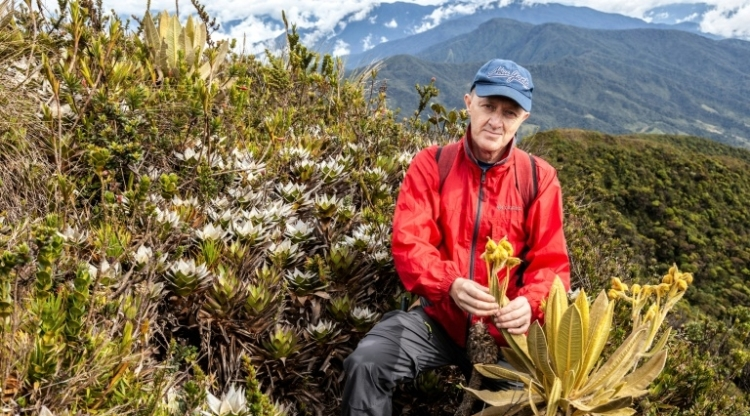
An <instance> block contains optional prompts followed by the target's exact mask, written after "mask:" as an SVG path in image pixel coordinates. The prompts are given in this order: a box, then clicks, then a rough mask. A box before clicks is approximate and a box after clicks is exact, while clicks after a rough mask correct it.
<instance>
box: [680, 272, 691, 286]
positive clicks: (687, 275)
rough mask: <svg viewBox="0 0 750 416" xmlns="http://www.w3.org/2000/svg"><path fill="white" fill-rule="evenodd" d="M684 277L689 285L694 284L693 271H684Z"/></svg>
mask: <svg viewBox="0 0 750 416" xmlns="http://www.w3.org/2000/svg"><path fill="white" fill-rule="evenodd" d="M682 278H683V279H685V282H686V283H687V284H688V285H692V284H693V274H692V273H683V274H682Z"/></svg>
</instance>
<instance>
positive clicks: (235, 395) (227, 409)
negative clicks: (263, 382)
mask: <svg viewBox="0 0 750 416" xmlns="http://www.w3.org/2000/svg"><path fill="white" fill-rule="evenodd" d="M207 398H208V407H209V408H210V409H211V412H210V413H209V412H202V413H203V414H204V415H206V416H223V415H234V416H239V415H245V414H247V402H246V399H245V389H244V388H242V387H239V388H237V389H235V388H234V386H230V387H229V391H228V392H226V393H225V394H223V395H222V396H221V400H219V399H218V398H217V397H216V396H214V395H213V394H211V393H210V392H208V397H207Z"/></svg>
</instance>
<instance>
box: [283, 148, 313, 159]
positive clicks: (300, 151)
mask: <svg viewBox="0 0 750 416" xmlns="http://www.w3.org/2000/svg"><path fill="white" fill-rule="evenodd" d="M280 153H281V155H282V156H289V157H292V158H297V159H307V158H309V157H310V151H308V150H307V149H305V148H302V147H289V148H285V149H283V150H282V151H281V152H280Z"/></svg>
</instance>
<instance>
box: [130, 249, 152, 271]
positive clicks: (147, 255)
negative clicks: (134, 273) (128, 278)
mask: <svg viewBox="0 0 750 416" xmlns="http://www.w3.org/2000/svg"><path fill="white" fill-rule="evenodd" d="M153 255H154V253H153V251H151V248H149V247H146V246H140V247H138V250H137V251H136V252H135V254H134V255H133V259H134V260H135V264H137V265H139V266H143V265H145V264H147V263H148V262H149V261H150V260H151V258H152V257H153Z"/></svg>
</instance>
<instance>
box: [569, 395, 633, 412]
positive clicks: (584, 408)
mask: <svg viewBox="0 0 750 416" xmlns="http://www.w3.org/2000/svg"><path fill="white" fill-rule="evenodd" d="M632 403H633V399H632V398H630V397H620V398H618V399H613V400H608V401H607V402H606V403H602V404H598V405H595V406H589V405H586V404H584V403H581V402H579V401H576V400H572V401H571V402H570V405H571V406H573V407H574V408H575V409H576V411H580V412H582V413H581V414H589V413H606V412H611V411H615V410H620V409H623V408H626V407H628V406H630V405H631V404H632ZM577 413H578V412H576V413H573V414H577Z"/></svg>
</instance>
